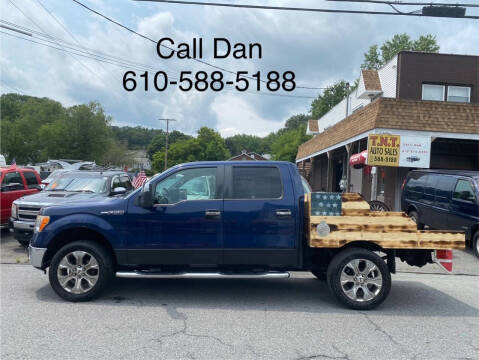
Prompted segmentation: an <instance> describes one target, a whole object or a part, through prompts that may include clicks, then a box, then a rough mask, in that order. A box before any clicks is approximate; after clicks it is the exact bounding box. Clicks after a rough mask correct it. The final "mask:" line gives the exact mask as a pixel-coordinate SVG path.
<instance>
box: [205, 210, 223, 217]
mask: <svg viewBox="0 0 479 360" xmlns="http://www.w3.org/2000/svg"><path fill="white" fill-rule="evenodd" d="M205 216H206V217H210V218H211V217H219V216H221V211H219V210H206V211H205Z"/></svg>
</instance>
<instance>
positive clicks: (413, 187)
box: [401, 170, 479, 257]
mask: <svg viewBox="0 0 479 360" xmlns="http://www.w3.org/2000/svg"><path fill="white" fill-rule="evenodd" d="M401 208H402V210H403V211H405V212H406V213H408V214H409V216H410V217H411V218H412V219H413V220H414V221H415V222H416V224H417V226H418V228H419V229H423V228H424V226H428V227H430V228H433V229H438V230H460V231H464V232H465V233H466V241H467V243H468V244H469V246H471V247H472V249H473V251H474V254H475V255H476V256H478V257H479V171H462V170H413V171H410V172H409V174H408V176H407V178H406V180H405V183H404V185H403V192H402V196H401Z"/></svg>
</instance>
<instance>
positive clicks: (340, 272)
mask: <svg viewBox="0 0 479 360" xmlns="http://www.w3.org/2000/svg"><path fill="white" fill-rule="evenodd" d="M327 280H328V286H329V289H330V291H331V293H332V294H333V295H334V297H335V298H336V299H337V300H339V302H340V303H341V304H343V305H344V306H346V307H348V308H350V309H355V310H370V309H373V308H375V307H376V306H378V305H379V304H381V303H382V302H383V301H384V300H385V299H386V297H387V296H388V294H389V291H390V290H391V274H390V272H389V269H388V267H387V265H386V263H385V262H384V261H383V260H382V259H381V258H380V257H379V256H378V255H376V254H375V253H374V252H372V251H370V250H366V249H361V248H350V249H346V250H343V251H341V252H340V253H339V254H337V255H336V256H335V257H334V258H333V259H332V260H331V263H330V264H329V267H328V272H327Z"/></svg>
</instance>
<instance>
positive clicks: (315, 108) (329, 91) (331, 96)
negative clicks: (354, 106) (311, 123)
mask: <svg viewBox="0 0 479 360" xmlns="http://www.w3.org/2000/svg"><path fill="white" fill-rule="evenodd" d="M347 89H348V88H347V83H346V81H344V80H342V81H340V82H337V83H335V84H333V85H331V86H328V87H327V88H326V89H325V90H324V91H323V93H322V94H321V95H319V96H318V97H317V98H316V99H314V100H313V102H312V103H311V117H312V118H313V119H319V118H320V117H322V116H323V115H324V114H326V113H327V112H328V111H329V110H331V109H332V108H333V107H334V106H336V104H338V103H339V102H340V101H341V100H342V99H343V98H344V97H345V96H346V95H347V93H348V90H347Z"/></svg>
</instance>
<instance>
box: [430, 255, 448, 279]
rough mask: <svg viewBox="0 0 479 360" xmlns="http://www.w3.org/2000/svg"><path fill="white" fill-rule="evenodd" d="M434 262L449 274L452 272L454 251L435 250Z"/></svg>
mask: <svg viewBox="0 0 479 360" xmlns="http://www.w3.org/2000/svg"><path fill="white" fill-rule="evenodd" d="M432 260H433V261H434V262H435V263H436V264H438V265H439V267H440V268H441V269H443V270H444V271H445V272H447V273H448V274H450V273H451V272H452V250H434V253H433V254H432Z"/></svg>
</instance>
